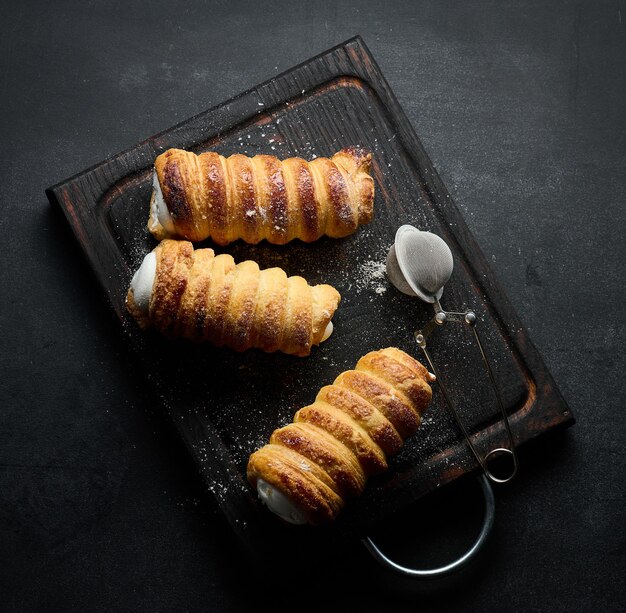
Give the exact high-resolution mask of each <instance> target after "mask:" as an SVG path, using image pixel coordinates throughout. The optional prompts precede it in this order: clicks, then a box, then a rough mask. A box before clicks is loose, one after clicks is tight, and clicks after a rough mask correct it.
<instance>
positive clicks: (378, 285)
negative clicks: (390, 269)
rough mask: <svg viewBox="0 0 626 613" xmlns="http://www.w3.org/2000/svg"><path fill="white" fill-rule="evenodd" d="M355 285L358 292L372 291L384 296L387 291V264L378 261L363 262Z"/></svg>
mask: <svg viewBox="0 0 626 613" xmlns="http://www.w3.org/2000/svg"><path fill="white" fill-rule="evenodd" d="M354 283H355V287H356V290H357V291H358V292H360V291H362V290H364V289H372V290H374V292H376V293H377V294H384V293H385V292H386V291H387V271H386V267H385V262H384V261H376V260H367V261H366V262H363V263H362V264H361V265H360V266H359V268H358V271H357V276H356V279H355V281H354Z"/></svg>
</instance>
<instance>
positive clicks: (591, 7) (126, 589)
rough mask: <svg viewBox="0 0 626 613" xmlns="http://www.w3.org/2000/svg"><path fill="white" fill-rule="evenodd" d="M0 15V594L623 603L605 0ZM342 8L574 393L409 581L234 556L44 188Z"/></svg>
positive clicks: (591, 606)
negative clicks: (490, 511) (483, 512)
mask: <svg viewBox="0 0 626 613" xmlns="http://www.w3.org/2000/svg"><path fill="white" fill-rule="evenodd" d="M0 32H1V34H2V36H0V68H1V70H0V93H1V103H0V110H1V113H0V122H1V124H0V125H1V131H0V134H2V139H3V142H2V153H1V154H0V155H1V156H2V163H1V164H0V185H1V186H2V188H1V189H0V202H1V203H2V209H1V214H0V229H1V236H2V239H3V246H2V265H1V267H0V271H1V275H2V277H1V282H0V283H1V284H0V287H1V291H0V300H1V303H0V304H1V310H0V330H1V332H2V346H1V351H0V368H1V370H0V407H1V408H0V595H1V598H0V608H1V609H2V610H6V611H126V610H134V611H171V610H176V611H178V610H180V611H187V610H189V611H199V610H209V611H239V610H247V609H249V608H250V607H251V606H256V607H258V606H260V605H262V604H269V605H270V606H272V607H275V608H278V609H279V610H280V609H282V608H286V609H289V610H292V611H293V610H298V609H304V610H308V609H316V608H317V609H319V608H322V607H325V608H326V610H335V609H336V608H337V609H338V608H339V607H340V606H342V605H343V606H344V607H345V610H355V609H357V608H361V610H367V611H370V610H371V611H391V610H393V611H402V610H407V611H409V610H418V609H421V610H441V611H447V610H450V611H453V610H468V611H475V610H516V611H571V610H579V611H614V610H623V608H624V597H623V590H624V587H625V586H624V576H625V575H624V568H625V566H626V564H625V558H626V538H625V529H624V526H625V525H626V512H625V509H626V505H625V504H624V472H625V471H624V469H625V462H624V458H625V454H624V451H623V445H624V423H625V418H624V404H625V400H626V389H625V383H624V381H625V377H624V375H623V363H624V362H623V357H621V356H622V355H623V345H624V343H625V341H626V333H625V328H624V315H623V309H622V308H620V307H623V305H624V304H626V293H625V291H624V274H623V267H622V263H623V261H624V259H625V257H626V249H625V240H624V228H625V223H624V222H625V218H626V213H625V212H624V205H625V200H626V189H625V188H626V181H625V176H626V144H625V141H624V135H625V133H626V132H625V131H626V79H625V68H624V60H625V58H626V5H624V3H623V2H619V1H614V0H612V1H607V2H599V1H598V2H550V3H549V2H540V1H537V2H487V1H467V2H434V1H432V2H385V3H381V2H364V1H363V2H350V3H348V2H307V3H298V2H272V3H260V2H185V3H183V2H181V3H173V2H162V1H161V0H155V1H153V2H150V3H148V2H136V3H126V2H101V3H94V2H90V3H84V2H45V3H44V2H22V3H13V4H12V5H11V6H4V7H3V13H2V24H1V25H0ZM355 34H361V36H363V38H364V40H365V42H366V44H367V45H368V46H369V48H370V50H371V51H372V53H373V55H374V57H375V58H376V60H377V62H378V64H379V65H380V67H381V69H382V71H383V73H384V74H385V76H386V77H387V80H388V81H389V83H390V85H391V87H392V88H393V89H394V91H395V93H396V95H397V97H398V99H399V101H400V103H401V105H402V106H403V108H404V109H405V111H406V113H407V115H408V117H409V119H410V120H411V121H412V123H413V125H414V127H415V129H416V131H417V133H418V135H419V136H420V138H421V139H422V142H423V143H424V145H425V147H426V149H427V151H428V152H429V154H430V156H431V158H432V160H433V162H434V164H435V166H436V168H437V169H438V171H439V172H440V174H441V176H442V178H443V180H444V182H445V183H446V185H447V187H448V189H449V190H450V192H451V193H452V196H453V197H454V198H455V200H456V203H457V205H458V206H459V208H460V210H461V211H462V213H463V215H464V217H465V219H466V221H467V223H468V224H469V226H470V228H471V229H472V230H473V232H474V234H475V236H476V238H477V240H478V242H479V244H480V245H481V247H482V248H483V251H484V253H485V254H486V255H487V257H488V258H489V259H490V260H491V266H492V269H493V270H494V272H495V273H496V274H497V276H498V279H499V281H500V282H501V284H502V286H503V287H504V288H505V290H506V291H507V293H508V295H509V298H510V299H511V301H512V302H513V304H514V305H516V308H517V311H518V313H519V315H520V318H521V319H522V321H523V323H524V324H525V325H526V327H527V328H528V330H529V332H530V336H531V338H532V339H533V340H534V342H535V344H536V345H537V347H538V348H539V350H540V351H541V353H542V354H543V355H544V357H545V360H546V363H547V365H548V367H549V368H550V370H551V372H552V374H553V375H554V377H555V379H556V382H557V384H558V385H559V388H560V390H561V392H562V393H563V395H564V396H565V399H566V400H567V402H568V403H569V405H570V407H571V408H572V410H573V412H574V414H575V415H576V417H577V419H578V423H577V424H576V425H575V426H574V427H573V428H572V429H570V430H569V431H567V432H565V433H562V434H560V435H557V436H550V437H547V438H546V439H544V440H543V441H541V442H540V443H538V444H536V445H533V446H532V447H529V448H528V449H524V450H523V453H522V458H521V459H522V462H523V465H522V471H521V474H520V475H519V477H518V478H517V479H516V481H515V482H514V483H513V484H511V485H510V486H507V487H504V488H499V489H498V490H497V492H496V497H497V510H496V527H495V532H494V535H493V538H492V540H491V542H490V546H489V549H488V550H487V551H486V552H485V555H484V556H483V558H482V559H481V560H480V563H479V564H478V565H477V566H476V567H475V568H473V569H472V570H471V572H470V573H468V575H467V576H463V577H461V578H460V579H459V581H458V582H456V583H455V584H454V585H453V586H452V587H450V586H446V587H445V589H442V588H440V589H437V590H435V591H426V590H425V589H423V588H419V589H418V588H415V587H412V586H407V585H405V584H403V583H401V582H398V581H395V580H393V579H392V578H390V577H388V576H387V575H385V574H384V573H381V572H380V570H379V569H378V568H377V567H375V566H374V565H373V562H371V561H370V559H369V558H368V556H367V554H365V553H364V552H363V550H362V548H361V547H360V546H359V544H358V543H355V545H354V548H353V549H349V550H346V551H342V552H340V559H339V561H338V562H337V560H335V561H334V563H335V564H338V566H339V568H341V569H342V572H339V573H334V574H333V576H332V577H328V576H327V575H326V574H325V573H324V572H323V569H320V570H319V571H317V570H316V569H313V570H311V569H308V570H307V571H306V573H304V574H303V577H302V579H301V580H294V579H293V578H291V579H290V581H289V582H286V581H285V580H283V578H281V577H279V576H272V573H271V569H260V568H255V567H253V566H252V565H251V564H250V563H249V562H248V561H247V560H246V559H245V558H244V557H243V556H242V552H240V551H239V549H238V545H237V543H236V541H235V540H234V538H233V536H232V534H231V533H230V530H229V528H228V526H227V524H226V522H225V521H224V520H223V518H222V517H221V516H220V513H219V511H218V510H217V507H216V506H215V504H214V503H213V501H212V500H211V499H210V498H209V497H206V496H205V495H204V493H203V490H202V487H201V484H200V482H199V479H198V478H197V477H196V474H195V472H194V467H193V465H192V464H191V462H190V461H189V459H188V458H187V455H186V452H185V451H184V449H183V448H182V446H181V444H180V443H179V441H178V439H177V438H176V437H175V436H174V433H173V431H172V429H171V428H170V427H169V425H168V424H167V423H165V422H164V420H163V419H162V417H161V415H160V414H159V412H158V410H157V409H155V407H153V406H151V404H150V402H149V400H148V397H147V393H146V390H145V388H144V381H145V380H144V379H143V378H141V377H136V376H134V370H133V365H132V363H131V360H130V357H131V356H130V354H129V353H128V351H127V348H126V347H125V346H124V345H123V342H122V340H123V339H122V335H121V333H120V331H119V328H118V325H117V322H116V321H115V320H114V317H113V315H112V313H111V312H110V310H109V308H108V306H107V304H106V303H105V302H104V301H103V299H102V295H101V293H100V289H99V287H98V285H97V284H96V282H95V280H94V279H93V276H92V274H91V272H90V270H89V269H88V267H87V265H86V263H85V261H84V260H83V257H82V254H81V252H80V250H79V248H78V246H77V244H76V243H75V241H74V238H73V236H72V235H71V233H70V231H69V230H68V228H67V226H66V223H65V221H64V220H63V218H62V216H61V215H60V214H59V213H58V211H56V210H53V209H51V208H50V206H49V205H48V203H47V200H46V198H45V195H44V189H45V188H46V187H48V186H49V185H51V184H53V183H55V182H57V181H58V180H61V179H64V178H66V177H67V176H69V175H71V174H73V173H75V172H77V171H79V170H82V169H83V168H85V167H87V166H90V165H92V164H94V163H97V162H99V161H100V160H102V159H103V158H105V157H107V156H108V155H112V154H114V153H117V152H118V151H120V150H122V149H124V148H127V147H129V146H131V145H133V144H134V143H136V142H137V141H139V140H142V139H144V138H146V137H147V136H150V135H151V134H154V133H155V132H158V131H160V130H162V129H165V128H167V127H169V126H170V125H172V124H173V123H176V122H178V121H180V120H182V119H185V118H187V117H189V116H191V115H193V114H195V113H197V112H199V111H202V110H204V109H206V108H208V107H210V106H212V105H214V104H217V103H219V102H221V101H223V100H225V99H227V98H229V97H231V96H233V95H234V94H237V93H239V92H240V91H243V90H244V89H247V88H248V87H250V86H252V85H254V84H256V83H258V82H260V81H264V80H266V79H268V78H270V77H272V76H273V75H275V74H277V73H279V72H282V71H283V70H285V69H287V68H289V67H291V66H293V65H294V64H296V63H299V62H301V61H304V60H306V59H308V58H309V57H311V56H312V55H314V54H316V53H318V52H321V51H324V50H325V49H327V48H328V47H331V46H333V45H335V44H337V43H340V42H342V41H343V40H345V39H347V38H349V37H351V36H353V35H355ZM465 498H467V500H465ZM476 503H477V501H476V499H475V493H474V490H473V488H472V485H471V483H470V484H467V483H460V484H458V485H456V486H453V487H452V488H451V489H450V491H449V492H448V493H446V492H444V493H442V494H439V495H438V496H437V497H435V498H434V499H433V500H432V501H431V502H425V503H424V504H423V505H422V506H423V508H420V509H415V512H414V513H410V514H406V516H405V517H403V518H402V520H403V522H404V526H405V528H403V529H402V530H400V529H398V528H397V526H396V527H395V529H392V530H390V533H389V534H386V535H380V539H381V542H383V540H384V539H388V538H395V540H396V541H397V540H400V541H403V542H404V547H403V548H406V549H408V550H414V551H416V552H420V553H415V554H414V555H412V554H409V553H406V552H404V551H399V552H398V555H399V556H400V557H402V556H406V557H404V558H403V559H405V560H407V561H412V562H415V563H421V564H424V565H426V564H428V563H429V562H430V563H432V562H435V561H443V560H445V559H446V556H447V557H448V558H449V557H451V556H452V555H454V553H455V552H458V550H459V547H461V546H462V544H463V543H464V542H465V541H467V540H468V539H471V535H472V532H473V531H475V530H476V525H477V521H478V513H474V512H473V511H466V510H465V507H466V505H467V508H468V509H471V508H473V507H474V506H476ZM431 524H432V528H431V527H430V526H431ZM447 530H448V531H449V533H448V534H447V535H446V531H447ZM439 535H441V536H439ZM423 552H425V553H423ZM284 555H285V556H288V555H289V552H287V551H286V552H284ZM266 571H269V573H268V572H266ZM337 587H339V588H340V589H339V591H338V592H337V593H336V594H335V595H334V596H332V595H331V594H332V593H333V591H334V590H335V589H336V588H337Z"/></svg>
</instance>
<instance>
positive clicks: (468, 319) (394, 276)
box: [363, 225, 517, 580]
mask: <svg viewBox="0 0 626 613" xmlns="http://www.w3.org/2000/svg"><path fill="white" fill-rule="evenodd" d="M453 267H454V261H453V258H452V252H451V251H450V248H449V247H448V245H447V244H446V242H445V241H444V240H443V239H442V238H440V237H439V236H437V235H436V234H432V233H431V232H423V231H421V230H418V229H417V228H414V227H413V226H410V225H404V226H401V227H400V228H399V229H398V231H397V232H396V237H395V242H394V244H393V245H392V246H391V249H390V250H389V253H388V255H387V276H388V277H389V280H390V281H391V283H392V284H393V285H394V286H395V287H396V288H397V289H398V290H400V291H401V292H403V293H404V294H408V295H409V296H418V297H419V298H421V299H422V300H423V301H424V302H427V303H429V304H432V305H433V308H434V310H435V316H434V318H433V319H431V320H430V321H429V322H428V323H427V324H426V326H425V327H424V328H423V329H421V330H419V329H418V330H416V331H415V340H416V342H417V344H418V345H419V347H420V348H421V350H422V351H423V352H424V356H425V357H426V360H427V361H428V365H429V366H430V368H431V370H432V372H433V373H434V375H435V377H436V382H437V383H438V384H439V388H440V389H441V393H442V395H443V397H444V400H445V402H446V405H447V406H448V408H449V410H450V412H451V413H452V415H453V417H454V420H455V421H456V423H457V424H458V427H459V429H460V430H461V432H462V433H463V436H464V437H465V440H466V441H467V444H468V446H469V448H470V450H471V452H472V454H473V455H474V457H475V458H476V461H477V462H478V464H479V466H480V467H481V468H482V471H483V473H482V474H481V475H480V476H479V479H478V481H479V483H480V485H481V488H482V492H483V497H484V500H485V514H484V518H483V524H482V528H481V530H480V533H479V535H478V537H477V539H476V540H475V542H474V543H473V545H472V546H471V547H470V548H469V549H468V550H467V551H466V552H465V553H464V554H463V555H462V556H460V557H459V558H457V559H456V560H454V561H453V562H450V563H449V564H446V565H444V566H441V567H439V568H430V569H426V570H421V569H415V568H410V567H407V566H403V565H401V564H398V563H397V562H395V561H393V560H392V559H391V558H390V557H389V556H388V555H386V554H385V553H383V552H382V551H381V549H380V547H379V546H378V545H377V544H376V543H375V542H374V541H373V540H372V539H371V538H370V537H369V536H366V537H364V538H363V544H364V545H365V547H366V549H367V550H368V551H369V552H370V554H371V555H372V556H373V557H374V559H375V560H377V561H378V562H379V563H380V564H382V565H383V566H385V567H386V568H388V569H391V570H392V571H393V572H395V573H397V574H399V575H401V576H403V577H405V578H409V579H418V580H432V579H441V578H444V577H449V576H451V575H454V574H455V573H457V572H459V571H460V570H461V569H463V568H464V567H466V566H467V565H468V564H469V563H470V561H471V560H473V559H474V558H475V557H476V556H477V555H478V553H479V552H480V551H481V550H482V549H483V547H484V545H485V543H486V542H487V538H488V536H489V534H490V533H491V530H492V528H493V524H494V513H495V501H494V495H493V490H492V489H491V485H490V482H494V483H506V482H507V481H510V480H511V479H513V477H514V476H515V474H516V473H517V455H516V453H515V444H514V440H513V435H512V433H511V427H510V425H509V419H508V416H507V414H506V411H505V409H504V405H503V403H502V399H501V397H500V392H499V390H498V386H497V384H496V380H495V378H494V375H493V371H492V369H491V365H490V363H489V360H488V358H487V354H486V352H485V349H484V347H483V344H482V342H481V340H480V336H479V334H478V329H477V321H478V319H477V317H476V313H474V311H471V310H468V311H465V312H457V311H444V310H443V307H442V306H441V302H440V300H441V296H442V294H443V287H444V285H445V284H446V283H447V282H448V280H449V279H450V276H451V275H452V269H453ZM449 323H460V324H462V325H465V326H467V327H469V328H470V329H471V330H472V332H473V336H474V339H475V341H476V343H477V345H478V348H479V350H480V355H481V357H482V361H483V363H484V365H485V368H486V369H487V374H488V376H489V381H490V383H491V386H492V388H493V391H494V394H495V397H496V400H497V403H498V407H499V409H500V412H501V413H502V418H503V420H504V424H505V427H506V432H507V435H508V439H509V448H508V449H507V448H506V447H497V448H496V449H492V450H491V451H489V452H488V453H487V454H485V455H484V456H481V455H480V453H479V452H478V450H477V449H476V447H475V445H474V443H473V442H472V439H471V437H470V435H469V432H468V431H467V428H466V427H465V426H464V425H463V421H462V420H461V418H460V415H459V412H458V411H457V408H456V407H455V405H454V402H452V399H451V397H450V394H449V393H448V390H447V388H446V385H445V383H444V381H443V379H442V377H441V375H440V373H439V370H438V368H437V366H436V365H435V363H434V360H433V359H432V356H431V354H430V352H429V351H428V345H427V343H428V340H429V339H430V337H431V335H432V333H433V332H434V331H435V330H437V329H438V328H442V327H444V326H445V325H447V324H449ZM503 455H507V456H509V457H510V459H511V460H512V469H511V472H510V474H509V475H507V476H506V477H498V476H496V475H494V474H493V472H492V471H491V469H490V467H489V461H490V460H491V459H493V458H495V457H497V456H503Z"/></svg>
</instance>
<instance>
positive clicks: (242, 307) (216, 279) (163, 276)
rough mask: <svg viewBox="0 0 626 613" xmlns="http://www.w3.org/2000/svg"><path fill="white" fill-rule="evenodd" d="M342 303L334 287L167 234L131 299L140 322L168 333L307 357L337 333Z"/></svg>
mask: <svg viewBox="0 0 626 613" xmlns="http://www.w3.org/2000/svg"><path fill="white" fill-rule="evenodd" d="M339 301H340V295H339V292H337V290H336V289H335V288H333V287H331V286H330V285H316V286H313V287H312V286H310V285H309V284H308V283H307V282H306V281H305V280H304V279H303V278H302V277H297V276H294V277H287V275H286V273H285V272H284V271H283V270H282V269H281V268H269V269H266V270H260V269H259V266H258V265H257V264H256V263H255V262H252V261H245V262H241V263H239V264H235V262H234V260H233V258H232V257H231V256H230V255H226V254H222V255H215V253H214V251H213V250H212V249H197V250H195V251H194V248H193V245H192V244H191V243H190V242H188V241H175V240H164V241H162V242H161V243H159V245H158V246H157V247H156V248H155V249H154V250H153V251H152V252H151V253H149V254H148V255H147V256H146V258H145V259H144V262H143V264H142V266H141V268H140V269H139V270H138V271H137V272H136V274H135V276H134V277H133V281H132V282H131V287H130V288H129V290H128V294H127V298H126V305H127V308H128V310H129V312H130V313H131V314H132V315H133V317H134V318H135V320H136V321H137V323H138V324H139V325H140V326H141V327H142V328H144V329H145V328H150V327H154V328H156V329H157V330H159V331H160V332H162V333H163V334H165V335H166V336H168V337H170V338H186V339H189V340H192V341H207V342H210V343H212V344H214V345H217V346H220V347H221V346H226V347H230V348H232V349H234V350H236V351H244V350H246V349H250V348H252V347H256V348H258V349H261V350H263V351H267V352H271V351H282V352H284V353H288V354H293V355H297V356H306V355H309V353H310V352H311V348H312V347H313V346H314V345H318V344H319V343H320V342H322V340H324V339H325V338H326V337H327V336H328V335H329V334H330V332H331V331H332V323H331V319H332V317H333V315H334V313H335V310H336V309H337V306H338V304H339Z"/></svg>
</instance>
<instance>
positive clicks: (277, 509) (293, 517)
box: [256, 479, 308, 525]
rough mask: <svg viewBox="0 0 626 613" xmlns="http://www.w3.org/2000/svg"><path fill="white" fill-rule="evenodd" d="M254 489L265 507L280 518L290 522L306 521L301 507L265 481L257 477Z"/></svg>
mask: <svg viewBox="0 0 626 613" xmlns="http://www.w3.org/2000/svg"><path fill="white" fill-rule="evenodd" d="M256 490H257V492H258V494H259V498H260V499H261V501H262V502H264V503H265V504H266V505H267V508H268V509H269V510H270V511H272V513H275V514H276V515H278V517H280V518H281V519H284V520H285V521H286V522H289V523H290V524H297V525H303V524H307V523H308V521H307V519H306V516H305V514H304V512H303V511H302V509H301V508H300V507H298V506H297V505H295V504H294V503H293V502H292V501H291V500H290V499H289V498H288V497H287V496H285V494H283V493H282V492H281V491H280V490H277V489H276V488H275V487H274V486H273V485H270V484H269V483H268V482H267V481H263V479H259V480H258V481H257V483H256Z"/></svg>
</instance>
